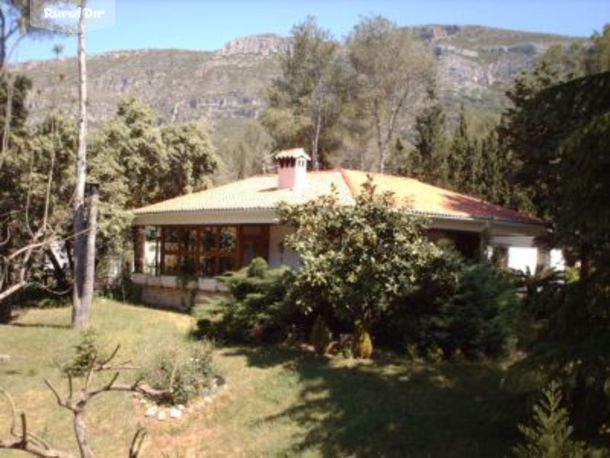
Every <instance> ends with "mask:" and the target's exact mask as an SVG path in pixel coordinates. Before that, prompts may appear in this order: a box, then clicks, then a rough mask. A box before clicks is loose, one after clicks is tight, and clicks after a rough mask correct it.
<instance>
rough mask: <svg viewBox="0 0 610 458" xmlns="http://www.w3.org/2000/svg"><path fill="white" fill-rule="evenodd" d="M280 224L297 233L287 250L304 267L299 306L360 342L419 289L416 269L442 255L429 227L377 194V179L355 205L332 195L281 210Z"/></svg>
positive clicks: (299, 281)
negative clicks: (332, 320)
mask: <svg viewBox="0 0 610 458" xmlns="http://www.w3.org/2000/svg"><path fill="white" fill-rule="evenodd" d="M280 217H281V221H282V222H283V223H284V224H287V225H289V226H292V227H294V228H295V232H294V233H293V234H291V235H289V236H288V237H287V239H286V243H287V245H288V246H289V247H290V248H292V249H293V250H294V251H295V252H296V253H297V254H298V255H299V257H300V260H301V265H300V269H299V271H298V272H297V273H296V276H295V280H294V291H296V294H295V297H296V298H297V303H298V305H299V306H300V307H302V309H303V310H304V311H305V312H308V313H315V314H326V315H327V316H328V315H329V314H330V315H331V316H334V317H338V318H340V319H342V320H346V321H347V322H348V323H350V324H351V325H352V326H353V327H354V330H355V331H356V333H357V334H359V336H358V337H359V338H360V337H362V335H363V334H362V332H358V331H364V332H366V333H368V330H369V329H370V326H371V325H372V324H373V323H374V322H375V321H377V320H378V319H379V317H380V316H381V314H382V313H383V311H384V310H385V309H386V308H387V307H389V306H390V305H391V304H392V303H393V300H394V298H396V297H402V295H405V294H406V293H407V292H408V291H410V290H411V288H414V285H415V281H416V278H417V275H418V271H419V269H420V268H421V267H422V266H424V265H426V264H427V262H428V261H429V260H430V259H431V256H432V255H433V254H434V253H436V252H437V248H435V246H434V245H433V244H432V242H430V241H428V240H427V239H426V238H425V236H424V235H423V228H424V222H423V221H422V220H421V219H419V218H417V217H415V216H413V215H411V214H410V213H408V212H406V211H403V210H398V209H396V207H395V202H394V198H393V197H392V195H391V194H389V193H384V194H376V192H375V186H374V184H373V181H372V178H370V179H369V180H368V181H367V182H366V183H365V184H364V185H363V187H362V190H361V192H360V194H359V195H358V196H357V197H356V202H355V204H354V205H348V206H345V205H341V203H340V202H339V199H338V197H337V195H336V194H334V195H328V196H324V197H320V198H319V199H317V200H314V201H310V202H308V203H305V204H301V205H296V206H286V205H285V206H282V207H281V208H280Z"/></svg>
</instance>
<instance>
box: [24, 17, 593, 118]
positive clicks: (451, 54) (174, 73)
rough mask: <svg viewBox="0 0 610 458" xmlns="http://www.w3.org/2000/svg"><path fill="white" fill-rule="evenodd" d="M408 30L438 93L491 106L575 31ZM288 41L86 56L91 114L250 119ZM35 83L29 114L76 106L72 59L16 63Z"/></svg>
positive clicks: (260, 38) (257, 39)
mask: <svg viewBox="0 0 610 458" xmlns="http://www.w3.org/2000/svg"><path fill="white" fill-rule="evenodd" d="M414 30H415V31H416V32H417V33H418V34H419V36H420V37H421V38H422V40H424V41H425V42H426V43H428V44H429V46H430V47H431V49H432V50H433V52H434V54H435V56H436V58H437V60H438V63H439V66H438V79H439V85H440V86H441V91H440V92H441V94H442V96H443V99H444V100H445V101H446V103H447V105H448V106H449V107H450V109H451V108H453V107H455V106H456V105H458V104H460V103H465V104H467V105H468V106H471V107H473V108H475V109H477V110H479V111H483V112H492V113H496V112H498V111H499V110H500V109H501V108H502V107H503V106H504V104H505V102H506V100H505V97H504V91H505V90H506V88H507V86H508V84H509V83H510V81H511V80H512V78H513V77H514V76H515V75H516V74H517V73H519V72H520V71H521V70H523V69H525V68H528V67H531V66H532V65H533V64H534V63H535V61H536V59H537V58H538V57H539V56H540V55H541V54H542V53H543V52H544V50H545V49H547V48H548V47H549V46H550V45H552V44H560V45H569V44H571V43H574V42H576V41H583V39H581V38H573V37H565V36H557V35H547V34H537V33H528V32H518V31H511V30H500V29H492V28H487V27H480V26H444V25H431V26H421V27H415V28H414ZM288 46H289V40H288V39H287V38H283V37H280V36H277V35H273V34H266V35H257V36H252V37H245V38H240V39H236V40H233V41H231V42H229V43H228V44H227V45H226V46H225V47H224V48H223V49H221V50H218V51H214V52H208V51H185V50H178V49H146V50H138V51H117V52H110V53H106V54H101V55H97V56H92V57H91V58H90V59H89V61H88V72H89V93H90V105H91V110H90V111H91V120H92V122H93V123H94V124H97V123H99V122H101V121H104V120H105V119H108V118H109V117H110V116H112V115H113V113H114V111H115V110H116V104H117V101H118V100H120V99H121V98H124V97H128V96H133V97H137V98H139V99H141V100H142V101H144V102H146V103H147V104H149V105H151V106H152V107H153V108H154V109H155V110H156V112H157V113H158V116H159V122H170V121H172V120H175V121H187V120H195V119H202V118H204V119H208V120H210V121H212V122H214V121H217V120H222V119H227V118H254V117H257V116H258V115H259V114H260V113H261V111H262V110H263V109H264V97H263V91H264V88H265V87H266V85H267V84H268V83H269V82H270V81H271V80H272V78H274V77H275V76H277V75H278V74H279V71H280V70H279V65H278V59H277V56H278V54H279V53H280V52H282V51H283V50H285V49H286V48H287V47H288ZM16 67H17V70H19V71H23V72H24V73H26V74H27V75H28V76H30V77H31V78H32V80H33V82H34V94H33V95H32V97H30V100H29V105H30V108H31V110H32V114H33V117H34V118H36V117H39V116H40V114H41V113H44V111H45V110H46V109H47V108H49V107H51V106H57V107H61V108H63V109H66V110H69V111H75V109H76V99H77V84H76V82H77V62H76V59H73V58H71V59H60V60H55V61H42V62H28V63H24V64H20V65H18V66H16Z"/></svg>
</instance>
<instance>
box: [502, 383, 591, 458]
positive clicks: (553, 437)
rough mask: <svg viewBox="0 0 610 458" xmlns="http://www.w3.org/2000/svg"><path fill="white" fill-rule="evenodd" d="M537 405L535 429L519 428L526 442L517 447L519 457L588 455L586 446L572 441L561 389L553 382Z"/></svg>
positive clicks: (516, 453)
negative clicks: (562, 404)
mask: <svg viewBox="0 0 610 458" xmlns="http://www.w3.org/2000/svg"><path fill="white" fill-rule="evenodd" d="M542 394H543V398H542V399H541V400H540V401H539V402H538V404H536V405H535V406H534V421H533V425H532V426H526V425H519V431H520V432H521V434H523V436H524V438H525V441H524V442H523V443H522V444H519V445H518V446H516V447H515V448H514V453H515V456H516V457H517V458H580V457H583V458H584V457H585V456H587V455H588V454H587V449H586V447H585V445H584V444H582V443H580V442H576V441H574V440H572V439H571V436H572V432H573V428H572V427H571V426H570V419H569V415H568V411H567V410H566V409H565V408H564V407H562V406H561V403H562V396H561V389H560V387H559V385H558V384H557V383H556V382H552V383H551V384H550V385H549V387H548V388H547V389H546V390H544V391H543V393H542Z"/></svg>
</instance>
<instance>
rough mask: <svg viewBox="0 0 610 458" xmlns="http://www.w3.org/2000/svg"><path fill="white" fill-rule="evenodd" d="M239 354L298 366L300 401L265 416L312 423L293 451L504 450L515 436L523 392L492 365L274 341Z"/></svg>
mask: <svg viewBox="0 0 610 458" xmlns="http://www.w3.org/2000/svg"><path fill="white" fill-rule="evenodd" d="M234 354H235V355H245V356H246V357H247V358H248V362H249V364H250V365H252V366H256V367H261V368H264V367H272V366H276V365H282V366H283V367H284V368H286V369H287V370H291V371H295V372H296V373H297V376H298V378H299V380H300V385H301V386H302V387H303V388H302V390H301V393H300V397H299V402H298V403H297V404H296V405H294V406H292V407H290V408H289V409H287V410H285V411H283V412H280V413H278V414H276V415H274V416H272V417H267V418H263V419H262V420H263V421H265V422H273V421H276V420H279V421H282V420H286V419H290V420H291V421H294V422H297V423H298V424H299V425H300V426H301V427H302V428H303V429H304V430H306V431H307V432H306V433H305V435H304V436H297V437H296V438H295V442H294V443H293V445H292V446H291V448H290V449H289V450H286V453H287V454H289V455H290V454H295V453H302V452H307V451H312V450H316V451H318V453H321V454H322V455H323V456H328V457H330V456H346V455H349V456H358V457H365V456H366V457H368V456H415V457H419V456H422V457H437V456H439V457H478V456H480V457H495V456H500V457H501V456H510V455H511V451H510V449H511V446H512V445H513V444H514V443H515V442H516V441H517V440H518V433H517V429H516V425H517V423H518V421H520V420H521V418H520V416H521V414H522V412H523V402H522V401H523V400H522V399H515V397H514V395H511V394H510V393H507V392H504V391H503V390H502V389H501V378H502V375H503V374H502V372H501V371H500V370H499V369H498V368H495V367H494V366H493V365H483V364H459V365H458V364H438V365H419V366H417V365H413V364H410V363H408V362H405V361H404V360H399V359H397V358H392V357H391V356H386V357H384V358H381V359H379V360H375V361H372V362H349V361H342V360H330V361H327V360H322V359H318V358H315V357H313V356H311V355H308V354H305V353H303V352H301V351H298V350H291V349H281V348H276V347H263V348H245V349H244V348H240V349H235V350H234Z"/></svg>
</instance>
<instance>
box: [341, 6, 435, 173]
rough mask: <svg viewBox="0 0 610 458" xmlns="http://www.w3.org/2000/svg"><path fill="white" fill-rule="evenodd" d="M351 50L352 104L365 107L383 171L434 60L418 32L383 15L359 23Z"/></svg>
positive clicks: (349, 45) (352, 35)
mask: <svg viewBox="0 0 610 458" xmlns="http://www.w3.org/2000/svg"><path fill="white" fill-rule="evenodd" d="M347 48H348V57H349V61H350V63H351V66H352V69H353V72H354V75H353V77H351V78H350V81H351V83H352V84H351V88H350V100H351V102H352V103H355V104H359V105H360V106H361V107H362V108H361V109H362V111H363V112H364V116H365V119H367V120H368V122H369V128H370V129H372V130H373V132H374V135H375V140H376V149H377V166H378V170H379V172H380V173H384V171H385V166H386V162H387V160H388V155H389V151H390V146H391V144H392V142H393V141H394V139H395V135H396V133H397V129H398V126H399V122H400V121H401V118H402V117H403V116H404V114H405V112H406V111H407V110H409V109H412V108H413V107H415V106H416V105H417V103H418V102H419V101H420V100H421V98H422V94H423V93H424V92H425V89H426V85H427V84H428V81H430V79H431V77H432V76H433V73H434V61H433V59H432V56H431V54H430V52H428V50H427V49H426V48H425V46H424V45H423V43H422V42H421V40H420V39H419V38H418V37H417V36H415V35H414V32H412V31H409V30H407V29H404V28H400V27H398V26H397V25H396V24H394V23H393V22H391V21H389V20H388V19H385V18H383V17H380V16H374V17H367V18H364V19H363V20H362V21H361V22H360V23H359V24H358V25H356V27H355V28H354V30H353V32H352V33H351V34H350V35H349V37H348V39H347Z"/></svg>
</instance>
